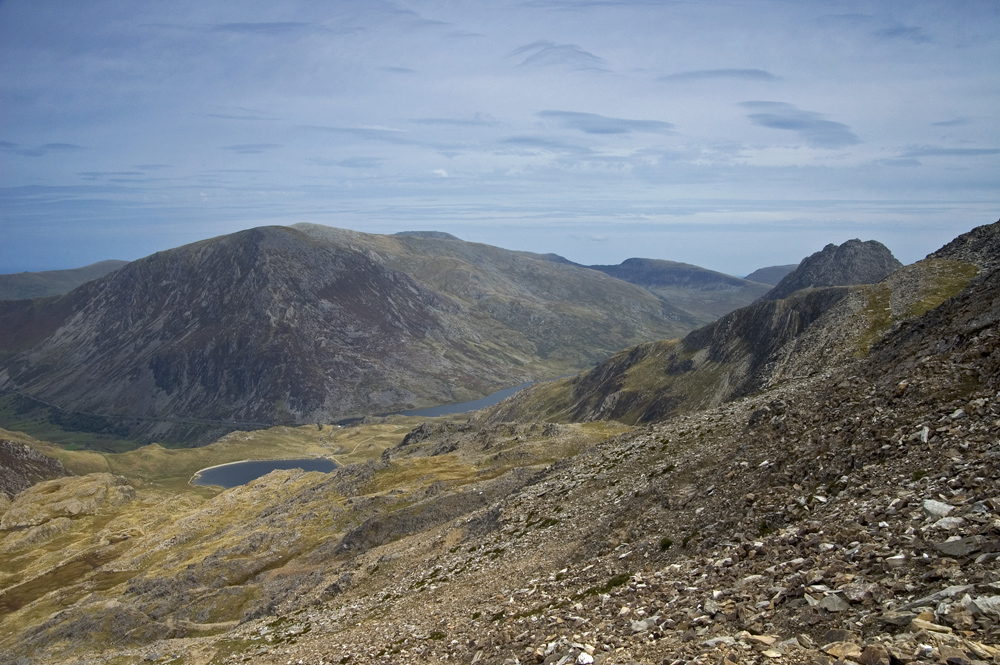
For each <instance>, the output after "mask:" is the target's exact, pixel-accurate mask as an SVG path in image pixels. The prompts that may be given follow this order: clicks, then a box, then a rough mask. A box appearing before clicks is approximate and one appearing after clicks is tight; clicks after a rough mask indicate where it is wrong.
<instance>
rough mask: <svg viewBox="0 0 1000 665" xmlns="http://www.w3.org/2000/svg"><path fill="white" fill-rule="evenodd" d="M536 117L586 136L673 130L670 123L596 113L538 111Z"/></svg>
mask: <svg viewBox="0 0 1000 665" xmlns="http://www.w3.org/2000/svg"><path fill="white" fill-rule="evenodd" d="M538 115H539V116H540V117H542V118H547V119H551V120H556V121H558V122H559V123H560V124H561V125H562V126H563V127H566V128H567V129H576V130H579V131H581V132H585V133H587V134H631V133H632V132H647V133H652V134H665V133H670V132H672V131H673V129H674V125H673V124H672V123H669V122H663V121H661V120H627V119H625V118H609V117H607V116H603V115H597V114H596V113H578V112H575V111H540V112H539V113H538Z"/></svg>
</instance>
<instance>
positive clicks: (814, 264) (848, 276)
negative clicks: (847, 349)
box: [762, 240, 903, 300]
mask: <svg viewBox="0 0 1000 665" xmlns="http://www.w3.org/2000/svg"><path fill="white" fill-rule="evenodd" d="M902 266H903V264H901V263H900V262H899V261H898V260H897V259H896V257H894V256H893V255H892V252H890V251H889V249H888V248H887V247H886V246H885V245H883V244H882V243H880V242H878V241H877V240H868V241H865V242H862V241H860V240H848V241H847V242H845V243H844V244H843V245H840V246H838V245H834V244H830V245H827V246H826V247H824V248H823V249H822V251H819V252H816V253H815V254H812V255H811V256H807V257H806V258H804V259H802V263H800V264H799V265H798V267H797V268H795V270H793V271H792V272H790V273H788V274H787V275H785V276H784V277H783V278H782V279H781V281H780V282H778V284H777V285H776V286H775V287H774V288H773V289H771V290H770V291H768V292H767V293H766V294H764V296H762V299H763V300H780V299H781V298H787V297H788V296H790V295H791V294H793V293H795V292H796V291H800V290H802V289H810V288H816V287H821V286H847V285H849V284H874V283H875V282H878V281H881V280H882V279H884V278H885V277H887V276H888V275H890V274H891V273H893V272H895V271H896V270H898V269H899V268H901V267H902Z"/></svg>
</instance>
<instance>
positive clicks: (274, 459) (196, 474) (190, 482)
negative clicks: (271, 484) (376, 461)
mask: <svg viewBox="0 0 1000 665" xmlns="http://www.w3.org/2000/svg"><path fill="white" fill-rule="evenodd" d="M297 459H330V458H329V457H328V456H327V455H313V456H312V457H269V458H265V459H241V460H235V461H233V462H223V463H222V464H215V465H213V466H206V467H205V468H204V469H198V470H197V471H195V472H194V475H193V476H191V479H190V480H188V485H194V481H196V480H198V479H199V478H201V474H203V473H204V472H206V471H211V470H212V469H221V468H222V467H224V466H232V465H233V464H246V463H247V462H283V461H286V460H297ZM330 461H331V462H333V463H334V464H336V465H337V466H338V467H339V466H343V465H342V464H341V463H340V462H338V461H337V460H335V459H330ZM203 487H209V485H204V486H203ZM214 487H221V485H215V486H214Z"/></svg>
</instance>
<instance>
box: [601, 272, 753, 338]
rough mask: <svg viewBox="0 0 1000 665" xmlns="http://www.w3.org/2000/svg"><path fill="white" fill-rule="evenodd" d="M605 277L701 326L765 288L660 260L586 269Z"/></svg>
mask: <svg viewBox="0 0 1000 665" xmlns="http://www.w3.org/2000/svg"><path fill="white" fill-rule="evenodd" d="M590 268H592V269H593V270H599V271H601V272H603V273H604V274H606V275H610V276H612V277H615V278H617V279H621V280H624V281H626V282H630V283H632V284H637V285H639V286H642V287H644V288H646V289H648V290H650V291H652V292H653V293H655V294H657V295H658V296H660V297H662V298H663V299H665V300H666V301H668V302H670V303H671V304H673V305H675V306H677V307H680V308H681V309H683V310H685V311H687V312H689V313H691V315H692V316H694V317H695V318H696V319H697V320H698V322H699V323H702V324H705V323H709V322H710V321H714V320H715V319H717V318H719V317H720V316H723V315H725V314H728V313H729V312H731V311H733V310H734V309H737V308H739V307H743V306H745V305H749V304H750V303H752V302H753V301H754V300H756V299H757V298H759V297H761V296H762V295H764V294H765V293H766V292H767V290H768V289H767V287H766V286H762V285H761V284H759V283H756V282H752V281H749V280H745V279H740V278H739V277H733V276H732V275H726V274H724V273H721V272H715V271H714V270H707V269H705V268H700V267H698V266H694V265H691V264H688V263H678V262H676V261H665V260H661V259H641V258H632V259H626V260H625V261H623V262H622V263H620V264H618V265H614V266H611V265H608V266H603V265H598V266H590Z"/></svg>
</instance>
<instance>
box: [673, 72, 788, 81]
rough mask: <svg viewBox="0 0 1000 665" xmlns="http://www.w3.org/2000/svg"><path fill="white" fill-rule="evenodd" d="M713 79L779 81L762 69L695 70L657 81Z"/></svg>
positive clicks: (776, 77) (778, 77) (779, 78)
mask: <svg viewBox="0 0 1000 665" xmlns="http://www.w3.org/2000/svg"><path fill="white" fill-rule="evenodd" d="M714 79H738V80H743V81H780V80H781V77H780V76H775V75H774V74H772V73H771V72H769V71H767V70H764V69H695V70H692V71H689V72H677V73H676V74H668V75H667V76H661V77H659V78H658V79H657V80H658V81H706V80H714Z"/></svg>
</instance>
